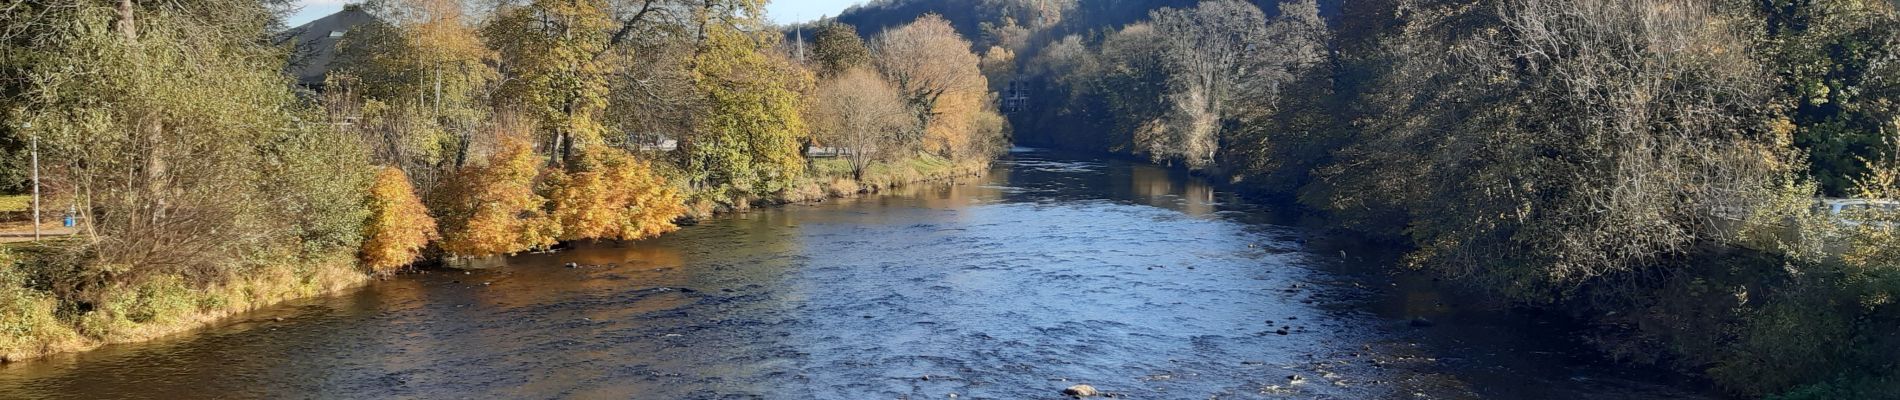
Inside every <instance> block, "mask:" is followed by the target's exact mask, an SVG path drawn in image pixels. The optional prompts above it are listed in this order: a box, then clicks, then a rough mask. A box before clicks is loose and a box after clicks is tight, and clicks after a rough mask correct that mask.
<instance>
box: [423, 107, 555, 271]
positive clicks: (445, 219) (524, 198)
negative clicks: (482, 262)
mask: <svg viewBox="0 0 1900 400" xmlns="http://www.w3.org/2000/svg"><path fill="white" fill-rule="evenodd" d="M540 164H541V160H540V159H539V158H538V157H536V156H535V154H534V148H533V145H531V144H529V143H528V141H527V140H526V139H523V138H519V137H512V138H504V139H502V141H501V143H500V146H499V148H498V149H497V151H496V152H495V153H494V155H492V156H490V157H489V159H488V163H486V164H485V165H471V166H468V167H464V168H462V170H461V171H459V172H458V173H457V174H456V176H455V177H454V179H453V181H452V182H451V183H450V184H449V185H447V187H445V190H444V191H443V193H442V195H441V196H440V198H439V201H438V204H441V205H442V208H443V209H444V210H443V213H442V225H443V228H444V229H443V235H442V249H443V250H446V251H448V252H449V253H451V254H454V255H458V256H468V257H486V256H493V255H502V254H514V253H519V252H522V251H527V250H532V249H535V248H543V247H548V246H553V245H554V243H555V238H557V237H559V236H560V233H561V226H560V225H559V224H556V223H555V222H554V219H553V218H551V217H550V216H549V215H548V213H547V210H546V207H547V205H548V200H547V198H545V197H542V196H541V194H539V193H536V192H535V178H536V177H538V176H539V175H540V173H541V168H540Z"/></svg>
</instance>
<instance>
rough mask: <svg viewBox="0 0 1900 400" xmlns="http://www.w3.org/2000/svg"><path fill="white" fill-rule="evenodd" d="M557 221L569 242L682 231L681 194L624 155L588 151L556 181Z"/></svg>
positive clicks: (638, 236) (683, 211)
mask: <svg viewBox="0 0 1900 400" xmlns="http://www.w3.org/2000/svg"><path fill="white" fill-rule="evenodd" d="M552 186H554V190H553V194H552V195H550V197H552V199H551V200H552V201H553V202H554V218H555V220H556V221H560V223H561V227H562V230H561V232H562V233H563V235H562V238H563V239H567V240H581V239H613V240H639V239H645V238H650V237H654V236H659V235H660V234H663V233H667V232H671V231H673V230H676V229H679V227H678V226H676V225H674V224H673V219H675V218H678V217H679V216H680V214H683V213H685V212H686V206H685V203H684V199H683V198H682V197H681V196H680V193H679V190H678V189H676V188H674V187H673V185H672V184H671V183H669V182H667V180H666V179H665V178H663V177H661V176H660V175H659V174H656V173H654V171H653V169H652V167H651V166H649V165H647V163H645V162H641V161H640V160H637V159H635V158H634V157H633V156H632V155H629V154H627V153H626V152H623V151H619V150H615V149H609V148H602V147H593V148H590V149H588V150H584V151H583V152H582V153H581V154H580V155H579V156H578V157H576V159H575V160H574V162H572V163H571V164H570V165H569V171H568V172H567V173H565V174H558V175H557V176H556V178H555V181H554V183H553V185H552Z"/></svg>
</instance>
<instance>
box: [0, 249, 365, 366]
mask: <svg viewBox="0 0 1900 400" xmlns="http://www.w3.org/2000/svg"><path fill="white" fill-rule="evenodd" d="M56 246H58V244H57V242H39V243H22V244H16V245H10V246H8V247H0V265H5V266H6V267H5V268H4V269H0V363H11V362H17V361H23V360H31V359H36V358H41V357H46V356H50V355H55V354H61V353H71V352H80V351H87V350H92V349H96V348H99V347H100V346H104V345H109V344H117V343H132V342H142V341H147V340H152V339H157V338H161V337H166V336H170V335H175V334H180V333H185V332H190V331H193V330H197V329H201V328H204V327H207V326H212V325H215V324H216V323H217V322H219V321H223V320H225V319H227V318H230V317H232V316H235V315H239V314H243V313H246V312H250V311H253V310H257V309H262V308H266V307H270V306H273V305H277V304H279V303H283V302H285V301H290V300H296V299H302V298H308V297H314V296H323V295H329V294H333V293H338V292H342V291H345V290H348V289H353V288H357V287H360V286H362V285H364V284H365V283H368V282H369V281H370V276H369V275H368V274H365V273H363V272H362V269H361V268H359V267H358V266H357V265H356V262H355V260H354V259H353V258H351V257H347V256H339V257H332V258H330V259H327V260H315V261H314V262H308V263H296V264H292V263H276V264H272V265H269V266H261V267H257V268H255V270H253V271H250V272H251V273H247V274H234V275H232V276H229V277H223V279H217V281H218V282H217V283H211V284H204V285H196V284H193V283H192V282H189V281H188V280H187V279H188V278H186V277H181V276H158V277H152V278H149V279H144V280H142V282H139V283H136V284H115V285H111V286H108V287H106V288H105V289H101V290H102V292H103V293H101V294H99V295H98V298H100V299H102V300H100V301H98V302H96V303H90V304H87V303H80V304H62V303H64V302H62V301H60V300H59V299H58V297H57V296H55V295H53V294H52V292H51V291H48V290H41V289H42V288H40V287H39V286H42V285H44V284H45V283H43V282H36V281H37V279H33V276H34V275H41V274H45V273H47V272H46V271H29V268H33V266H38V267H39V268H42V269H45V268H49V266H51V265H53V264H55V263H51V262H46V261H42V260H36V259H35V258H33V256H30V255H22V254H33V253H41V254H46V253H51V252H55V251H57V249H56V248H55V247H56ZM35 272H37V274H36V273H35Z"/></svg>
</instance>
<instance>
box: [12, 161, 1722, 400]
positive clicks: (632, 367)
mask: <svg viewBox="0 0 1900 400" xmlns="http://www.w3.org/2000/svg"><path fill="white" fill-rule="evenodd" d="M1276 211H1277V210H1276V209H1275V208H1273V207H1268V206H1263V205H1255V204H1249V203H1246V202H1243V201H1241V200H1240V199H1238V198H1236V197H1235V196H1233V195H1231V194H1229V193H1226V192H1224V191H1221V190H1217V189H1216V188H1215V187H1213V186H1210V185H1208V184H1206V183H1205V182H1203V181H1201V180H1199V179H1197V178H1193V177H1189V176H1187V175H1186V174H1183V173H1180V172H1177V171H1172V170H1168V169H1163V168H1158V167H1153V166H1147V165H1142V164H1139V163H1132V162H1126V161H1119V160H1095V159H1088V158H1083V157H1076V156H1068V155H1061V154H1055V153H1049V152H1041V151H1034V150H1029V149H1017V150H1016V151H1013V152H1011V154H1010V155H1009V156H1007V157H1005V158H1004V159H1002V160H1000V161H998V162H997V165H996V166H995V168H994V171H993V172H992V173H990V174H989V175H987V176H985V177H982V178H976V179H973V180H967V181H966V182H960V183H957V184H953V185H952V184H945V185H924V186H920V187H915V188H911V189H907V190H900V191H899V193H892V194H886V195H880V196H873V197H866V198H861V199H853V200H840V201H833V202H826V203H818V204H810V205H791V206H785V207H779V208H769V209H762V210H758V211H753V212H749V213H742V214H735V215H729V216H725V217H719V218H714V219H710V220H706V221H702V222H701V223H700V224H699V225H697V226H692V227H687V228H685V229H683V230H681V231H679V232H677V233H673V234H670V235H667V236H665V237H662V238H659V239H654V240H648V241H642V242H635V243H588V244H579V245H575V246H573V248H570V249H567V250H565V251H561V252H557V253H550V254H535V255H523V256H518V257H512V258H509V259H506V260H503V261H502V262H500V264H502V265H500V266H499V267H497V268H493V269H486V270H478V271H469V272H460V271H452V272H443V271H436V272H431V273H427V274H417V275H409V276H403V277H399V278H396V279H391V280H387V281H382V282H377V283H374V284H372V285H370V286H368V287H366V288H364V289H362V290H357V291H352V292H349V293H345V294H340V295H335V296H328V297H322V298H315V299H306V300H300V301H295V302H291V303H287V304H283V305H280V306H277V307H273V308H270V309H267V310H261V311H258V312H254V313H249V314H245V315H243V316H240V317H237V318H235V319H233V320H231V321H228V322H225V323H221V324H219V325H217V326H215V327H210V328H205V329H201V330H198V331H194V332H190V333H185V334H181V335H176V336H173V337H169V338H165V339H161V340H157V341H152V342H145V343H136V344H125V345H114V346H108V347H105V348H103V349H100V350H96V351H91V352H84V353H77V354H68V355H62V356H55V357H53V358H49V359H45V360H36V361H30V362H23V363H15V364H12V365H6V366H5V367H4V368H0V398H9V399H11V398H75V399H103V398H131V397H136V398H389V397H395V398H640V399H675V398H783V399H805V398H824V399H897V398H939V399H941V398H951V397H953V395H954V397H956V398H999V399H1053V398H1061V394H1060V393H1059V392H1060V391H1061V390H1062V389H1063V388H1065V387H1068V386H1070V385H1074V384H1081V383H1086V384H1090V385H1093V386H1094V387H1096V388H1097V389H1099V390H1102V391H1104V392H1107V393H1110V394H1114V395H1119V396H1122V397H1124V398H1137V399H1207V398H1310V399H1368V398H1407V399H1411V398H1429V399H1466V398H1489V399H1539V398H1548V399H1645V398H1654V399H1664V398H1668V399H1675V398H1694V397H1698V396H1700V394H1699V393H1700V392H1701V390H1700V389H1695V387H1696V386H1697V385H1695V384H1694V383H1693V382H1692V381H1689V380H1685V379H1681V378H1673V377H1671V376H1670V375H1669V374H1661V373H1657V372H1655V371H1644V370H1632V369H1628V368H1622V367H1618V366H1616V365H1614V364H1610V363H1607V362H1605V361H1603V360H1599V359H1597V358H1595V357H1594V356H1592V355H1591V352H1589V351H1587V350H1584V349H1583V348H1581V347H1580V346H1578V345H1576V344H1574V343H1571V342H1570V341H1569V340H1567V339H1566V338H1568V337H1570V336H1572V335H1567V334H1565V332H1564V328H1563V327H1562V323H1561V322H1552V321H1546V320H1545V319H1544V318H1541V317H1538V316H1537V315H1535V314H1528V313H1524V312H1514V311H1500V310H1496V309H1494V308H1492V307H1479V306H1472V305H1466V304H1465V303H1466V302H1464V301H1460V300H1458V299H1457V297H1456V296H1451V295H1448V294H1446V292H1444V291H1442V290H1440V289H1439V288H1437V287H1436V286H1435V284H1434V283H1432V282H1431V280H1430V279H1427V278H1422V277H1417V276H1409V275H1402V274H1401V275H1393V274H1390V273H1387V272H1386V271H1389V270H1391V267H1390V266H1389V264H1390V262H1391V261H1390V259H1391V258H1390V257H1381V256H1371V255H1366V254H1376V253H1378V252H1377V251H1376V250H1365V249H1360V248H1357V247H1354V246H1352V245H1350V244H1339V243H1342V242H1344V241H1340V240H1332V239H1329V238H1325V237H1321V236H1320V235H1317V234H1315V233H1312V232H1310V231H1306V230H1303V229H1300V228H1295V227H1293V225H1291V224H1287V223H1286V222H1287V221H1288V218H1287V217H1286V215H1284V213H1279V212H1276ZM568 263H574V264H576V265H575V266H574V267H569V266H568V265H567V264H568ZM1417 318H1424V319H1425V320H1422V321H1415V319H1417ZM1425 321H1430V323H1425ZM1415 322H1416V323H1415ZM1416 325H1428V326H1416Z"/></svg>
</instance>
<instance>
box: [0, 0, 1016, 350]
mask: <svg viewBox="0 0 1900 400" xmlns="http://www.w3.org/2000/svg"><path fill="white" fill-rule="evenodd" d="M289 4H290V2H288V1H283V0H210V1H191V2H177V1H142V0H116V1H107V2H101V1H77V0H50V1H41V0H5V1H0V87H4V92H3V93H4V94H3V95H0V165H5V167H4V168H0V171H4V172H0V191H4V192H7V193H13V192H19V191H22V190H23V189H24V188H25V187H26V180H27V179H26V176H25V174H24V171H25V170H26V168H23V166H24V164H23V163H22V162H21V161H20V160H22V159H23V157H24V154H25V153H26V151H25V150H26V146H24V145H23V144H24V143H27V142H29V141H30V140H31V139H32V138H37V139H38V140H39V142H40V153H41V154H40V157H41V159H42V164H44V167H43V170H44V175H45V176H44V185H43V186H44V189H45V191H46V192H47V194H48V196H47V198H48V203H49V204H52V205H57V206H56V207H49V208H51V209H53V210H61V211H63V210H73V211H76V213H77V214H78V215H77V216H76V219H77V220H78V221H81V224H80V226H81V228H82V232H81V233H80V234H78V235H75V236H71V237H65V238H60V239H56V240H49V241H42V242H37V243H28V244H20V245H9V246H6V247H0V357H5V358H16V357H30V356H34V355H37V354H44V353H48V352H55V351H63V350H67V349H74V348H83V347H86V346H90V345H93V344H97V343H100V342H110V341H121V340H136V339H139V338H143V337H149V336H153V335H157V334H163V333H166V332H170V331H175V330H178V329H180V328H183V327H187V326H189V325H190V324H192V323H194V322H196V321H201V320H205V319H208V318H215V317H217V316H219V315H222V314H225V313H229V312H233V311H240V310H244V309H248V308H251V307H255V306H258V305H262V304H268V303H271V302H275V301H278V300H282V299H287V298H294V297H299V296H308V295H312V294H316V293H321V292H325V291H330V290H336V289H338V288H342V287H346V286H349V285H352V284H354V283H357V282H361V281H363V280H364V278H366V277H370V276H380V275H387V274H391V273H396V272H400V271H402V270H405V269H407V268H410V267H411V266H412V265H414V264H415V263H417V262H420V261H424V260H429V259H444V258H446V259H451V260H455V259H467V258H471V257H485V256H494V255H507V254H515V253H520V252H525V251H533V250H540V249H546V248H549V247H551V246H554V245H556V244H557V243H559V242H562V241H578V240H638V239H644V238H649V237H653V236H656V235H660V234H663V233H666V232H669V231H672V230H675V229H678V227H677V226H676V225H675V221H676V219H678V218H680V217H682V216H685V215H689V214H690V215H704V214H706V213H709V212H715V211H719V210H731V209H740V208H745V207H748V206H749V205H750V204H754V203H759V202H784V201H796V200H810V199H819V198H823V197H826V196H842V195H848V194H853V193H858V192H861V191H867V190H876V189H877V188H879V187H885V186H891V185H898V184H903V183H906V182H914V181H918V180H924V179H936V178H946V177H950V176H953V175H956V174H966V173H971V172H975V171H976V170H977V168H980V167H981V166H984V165H986V164H987V162H988V160H989V159H990V158H991V157H992V156H994V153H995V152H996V151H998V150H999V149H1000V148H1001V144H1002V143H1004V142H1005V141H1006V139H1005V137H1004V135H1005V126H1004V121H1003V119H1002V117H1001V116H1000V115H998V114H997V113H996V111H995V103H994V101H993V96H992V95H991V94H990V92H989V91H988V86H987V83H986V82H987V81H986V80H984V77H983V76H982V75H981V74H980V72H979V65H978V61H979V60H978V57H977V56H976V55H975V54H974V53H973V52H972V51H971V45H970V43H969V41H968V40H966V39H964V38H962V37H961V36H960V35H959V34H958V33H957V32H956V31H955V30H954V29H951V28H949V26H948V25H947V23H946V22H945V21H944V20H943V19H941V18H937V17H923V18H913V19H914V20H915V22H913V23H906V24H902V25H897V26H893V27H892V28H891V29H890V30H889V31H884V32H875V33H876V35H875V36H873V39H872V40H870V41H869V42H870V43H871V44H870V45H867V44H866V43H867V40H866V38H863V37H860V36H858V34H857V33H856V32H854V31H849V30H843V29H839V30H834V31H833V33H832V34H830V35H825V36H824V38H825V39H826V40H825V41H823V42H822V43H816V44H815V45H813V46H811V47H813V48H814V49H813V50H814V51H815V52H817V53H819V54H827V55H831V56H828V57H829V58H814V57H807V54H805V51H804V49H805V47H806V46H803V45H801V44H787V43H783V42H782V39H781V38H780V35H778V34H777V30H776V29H775V27H772V26H770V25H769V24H768V23H767V22H766V21H765V19H764V17H763V15H762V9H763V6H764V2H763V1H761V0H715V1H697V0H696V1H668V0H517V1H498V2H497V1H484V2H464V1H459V0H373V1H368V2H365V3H364V4H362V5H360V6H352V7H361V8H360V10H363V11H366V12H368V13H369V14H370V15H372V16H374V20H373V22H371V23H369V24H368V25H366V26H359V27H355V28H352V29H349V31H348V33H347V34H344V35H343V36H342V37H341V39H340V42H339V43H338V45H337V46H336V47H335V49H334V50H335V54H336V57H335V59H336V61H335V62H334V63H332V64H330V65H329V67H330V73H329V74H328V75H327V77H328V80H327V81H326V82H324V84H323V85H321V87H299V86H297V85H295V84H294V80H293V79H292V78H291V77H290V76H287V74H286V73H285V70H286V68H285V66H286V65H290V64H291V63H293V62H302V59H301V58H299V57H301V55H304V54H309V53H310V52H312V51H313V50H323V49H312V48H309V47H308V46H310V45H311V44H309V43H303V42H298V41H296V40H291V39H292V38H294V37H295V35H294V34H295V33H296V32H290V34H289V35H285V34H280V32H283V31H284V28H283V27H282V26H281V25H282V24H281V22H280V18H281V17H282V16H283V15H284V14H285V13H286V12H287V11H288V8H289V7H290V5H289ZM913 17H915V16H913ZM843 52H849V53H850V54H849V55H848V56H836V55H838V54H845V53H843ZM819 60H823V62H820V61H819ZM860 89H863V90H860ZM663 139H667V141H666V142H665V143H676V144H677V145H676V146H670V145H669V146H660V144H662V143H663V142H662V140H663ZM814 148H823V149H826V151H825V153H826V154H831V155H845V156H847V157H841V158H810V157H807V155H810V154H812V153H811V152H810V151H809V150H811V149H814ZM846 158H848V161H847V160H846ZM843 164H848V165H849V167H844V168H840V167H839V166H840V165H843ZM9 198H11V196H9ZM22 225H24V224H22ZM451 264H452V265H453V263H451Z"/></svg>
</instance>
